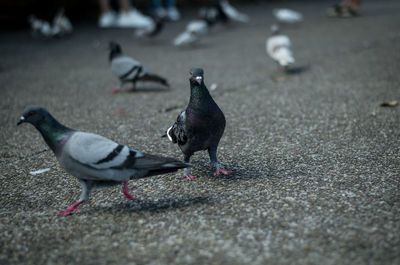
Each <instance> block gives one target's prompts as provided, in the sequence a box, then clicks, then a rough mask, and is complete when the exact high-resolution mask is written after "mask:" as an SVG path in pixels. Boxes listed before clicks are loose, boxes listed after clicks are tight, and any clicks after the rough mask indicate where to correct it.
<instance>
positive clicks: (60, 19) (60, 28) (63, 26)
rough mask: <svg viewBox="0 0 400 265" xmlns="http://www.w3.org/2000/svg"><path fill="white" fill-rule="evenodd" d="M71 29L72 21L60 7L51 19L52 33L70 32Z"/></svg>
mask: <svg viewBox="0 0 400 265" xmlns="http://www.w3.org/2000/svg"><path fill="white" fill-rule="evenodd" d="M72 31H73V27H72V23H71V21H70V20H69V19H68V17H67V16H65V14H64V9H63V8H61V9H60V10H59V11H58V12H57V14H56V16H55V17H54V19H53V35H59V36H62V35H65V34H70V33H72Z"/></svg>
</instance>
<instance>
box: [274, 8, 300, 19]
mask: <svg viewBox="0 0 400 265" xmlns="http://www.w3.org/2000/svg"><path fill="white" fill-rule="evenodd" d="M272 13H273V14H274V16H275V18H276V19H277V20H278V21H279V22H282V23H297V22H300V21H302V20H303V15H302V14H301V13H300V12H297V11H294V10H291V9H287V8H279V9H274V10H273V11H272Z"/></svg>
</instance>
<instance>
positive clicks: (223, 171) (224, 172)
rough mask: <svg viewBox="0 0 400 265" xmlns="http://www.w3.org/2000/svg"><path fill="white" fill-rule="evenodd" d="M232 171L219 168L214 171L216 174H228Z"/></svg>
mask: <svg viewBox="0 0 400 265" xmlns="http://www.w3.org/2000/svg"><path fill="white" fill-rule="evenodd" d="M231 172H232V171H230V170H226V169H222V168H220V169H218V170H217V171H215V172H214V176H218V175H219V174H221V173H222V174H224V175H228V174H229V173H231Z"/></svg>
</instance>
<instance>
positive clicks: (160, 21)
mask: <svg viewBox="0 0 400 265" xmlns="http://www.w3.org/2000/svg"><path fill="white" fill-rule="evenodd" d="M164 25H165V18H163V17H158V16H154V18H153V23H151V24H150V25H149V26H147V27H144V28H138V29H137V30H136V31H135V35H136V36H137V37H148V38H154V37H155V36H157V35H158V34H160V32H161V31H162V30H163V28H164Z"/></svg>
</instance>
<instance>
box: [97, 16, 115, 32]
mask: <svg viewBox="0 0 400 265" xmlns="http://www.w3.org/2000/svg"><path fill="white" fill-rule="evenodd" d="M116 20H117V16H116V15H115V13H113V12H107V13H104V14H102V15H101V16H100V17H99V22H98V25H99V27H100V28H110V27H114V26H115V23H116Z"/></svg>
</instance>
